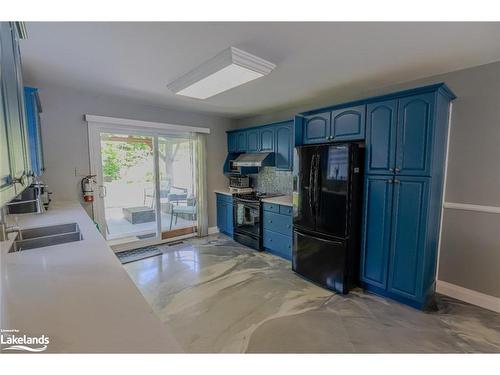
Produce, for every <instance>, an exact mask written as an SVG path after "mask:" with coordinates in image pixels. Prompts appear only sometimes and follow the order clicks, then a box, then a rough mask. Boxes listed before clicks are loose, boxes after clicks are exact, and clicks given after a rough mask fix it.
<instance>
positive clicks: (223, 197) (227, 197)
mask: <svg viewBox="0 0 500 375" xmlns="http://www.w3.org/2000/svg"><path fill="white" fill-rule="evenodd" d="M215 194H216V195H217V201H218V202H226V203H232V202H233V197H232V196H231V195H226V194H222V193H215Z"/></svg>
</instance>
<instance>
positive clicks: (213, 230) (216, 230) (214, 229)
mask: <svg viewBox="0 0 500 375" xmlns="http://www.w3.org/2000/svg"><path fill="white" fill-rule="evenodd" d="M215 233H219V227H209V228H208V234H215Z"/></svg>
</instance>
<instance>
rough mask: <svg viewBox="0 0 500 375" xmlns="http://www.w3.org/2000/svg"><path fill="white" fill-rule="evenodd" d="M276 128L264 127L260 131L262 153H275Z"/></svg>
mask: <svg viewBox="0 0 500 375" xmlns="http://www.w3.org/2000/svg"><path fill="white" fill-rule="evenodd" d="M274 130H275V129H274V127H271V126H269V127H263V128H260V130H259V137H260V151H262V152H272V151H274V133H275V131H274Z"/></svg>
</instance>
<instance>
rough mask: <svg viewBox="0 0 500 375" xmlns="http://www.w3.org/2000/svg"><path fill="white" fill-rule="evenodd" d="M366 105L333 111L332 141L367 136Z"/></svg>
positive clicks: (360, 138)
mask: <svg viewBox="0 0 500 375" xmlns="http://www.w3.org/2000/svg"><path fill="white" fill-rule="evenodd" d="M365 112H366V106H364V105H360V106H357V107H351V108H343V109H338V110H336V111H333V112H332V115H331V125H330V134H329V136H330V140H331V141H336V142H337V141H353V140H362V139H364V138H365Z"/></svg>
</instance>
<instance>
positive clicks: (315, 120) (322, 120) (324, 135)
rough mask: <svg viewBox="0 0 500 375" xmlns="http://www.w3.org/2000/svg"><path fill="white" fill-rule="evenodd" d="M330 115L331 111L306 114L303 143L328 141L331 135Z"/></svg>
mask: <svg viewBox="0 0 500 375" xmlns="http://www.w3.org/2000/svg"><path fill="white" fill-rule="evenodd" d="M330 116H331V113H330V112H325V113H317V114H313V115H309V116H304V118H303V120H302V127H303V130H302V134H303V141H302V143H304V144H311V143H324V142H327V141H328V140H329V136H330V119H331V117H330Z"/></svg>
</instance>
